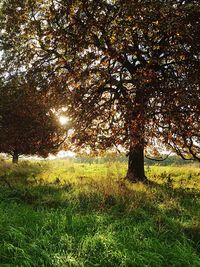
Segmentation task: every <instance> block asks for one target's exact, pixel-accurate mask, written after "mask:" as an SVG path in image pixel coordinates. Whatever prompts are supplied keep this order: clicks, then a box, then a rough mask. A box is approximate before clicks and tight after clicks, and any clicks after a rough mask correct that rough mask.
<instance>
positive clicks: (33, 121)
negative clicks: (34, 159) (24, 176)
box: [0, 79, 64, 163]
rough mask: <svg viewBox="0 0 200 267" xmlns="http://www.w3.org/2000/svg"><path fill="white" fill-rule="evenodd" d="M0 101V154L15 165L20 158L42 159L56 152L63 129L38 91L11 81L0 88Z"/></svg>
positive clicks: (62, 137) (16, 80) (62, 138)
mask: <svg viewBox="0 0 200 267" xmlns="http://www.w3.org/2000/svg"><path fill="white" fill-rule="evenodd" d="M21 82H22V81H21ZM0 99H1V101H0V152H3V153H8V154H10V155H12V159H13V163H17V162H18V158H19V156H20V155H39V156H43V157H46V156H48V154H49V153H56V152H57V151H58V149H59V145H60V144H61V143H62V141H63V140H64V129H63V128H62V127H61V126H60V125H59V122H58V118H56V115H55V114H54V113H53V112H52V111H51V109H50V107H49V104H48V103H47V102H46V101H47V100H46V99H45V97H44V96H43V95H41V93H40V92H37V91H34V90H33V88H32V87H30V86H29V85H28V84H26V83H23V84H22V83H19V80H18V79H12V80H11V81H9V82H7V83H6V84H4V86H3V85H2V86H0Z"/></svg>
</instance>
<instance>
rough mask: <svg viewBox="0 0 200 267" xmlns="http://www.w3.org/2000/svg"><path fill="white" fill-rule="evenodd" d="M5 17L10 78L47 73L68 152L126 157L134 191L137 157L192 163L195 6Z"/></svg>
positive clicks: (119, 3)
mask: <svg viewBox="0 0 200 267" xmlns="http://www.w3.org/2000/svg"><path fill="white" fill-rule="evenodd" d="M2 9H3V12H4V15H3V16H2V20H1V23H2V27H3V28H4V31H3V32H2V48H3V49H4V51H6V52H5V55H6V57H5V58H7V62H9V64H8V68H12V66H13V65H15V66H17V65H18V64H19V63H20V64H23V65H24V66H26V70H27V73H32V75H33V76H34V75H36V73H38V72H43V73H45V72H46V77H48V78H47V79H49V83H48V84H49V88H50V90H52V88H54V90H55V91H57V96H58V97H60V96H62V99H63V100H64V101H65V102H66V107H67V113H68V116H69V117H71V119H72V121H73V127H74V129H75V131H74V135H73V142H74V144H76V145H77V146H82V145H83V146H86V145H89V146H90V147H91V148H95V149H106V148H108V147H113V146H117V147H119V146H122V147H124V148H126V149H127V150H128V155H129V167H128V173H127V177H128V179H129V180H132V181H135V180H140V181H144V180H146V177H145V173H144V153H146V155H147V156H149V155H150V154H152V152H153V154H154V155H155V154H157V152H158V149H156V148H157V147H158V146H159V145H162V147H163V148H164V149H166V150H169V149H170V150H172V151H175V152H176V153H177V154H178V155H180V156H181V157H182V158H185V159H196V160H199V156H200V148H199V144H200V134H199V130H200V123H199V120H200V88H199V82H200V79H199V77H200V75H199V73H200V32H199V27H200V4H199V1H195V0H190V1H189V0H167V1H166V0H156V1H155V0H132V1H130V0H68V1H66V0H51V1H47V0H43V1H42V0H25V1H14V2H13V1H11V0H5V1H4V5H3V7H2ZM8 59H9V60H8ZM10 62H12V64H10ZM22 62H23V63H22ZM20 64H19V66H20Z"/></svg>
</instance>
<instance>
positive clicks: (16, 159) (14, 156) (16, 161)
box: [12, 152, 19, 164]
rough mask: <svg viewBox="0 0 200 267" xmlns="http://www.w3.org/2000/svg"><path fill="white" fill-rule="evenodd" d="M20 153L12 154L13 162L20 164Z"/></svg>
mask: <svg viewBox="0 0 200 267" xmlns="http://www.w3.org/2000/svg"><path fill="white" fill-rule="evenodd" d="M18 160H19V154H18V153H16V152H14V153H13V155H12V163H15V164H18Z"/></svg>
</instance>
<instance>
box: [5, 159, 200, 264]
mask: <svg viewBox="0 0 200 267" xmlns="http://www.w3.org/2000/svg"><path fill="white" fill-rule="evenodd" d="M125 172H126V164H125V163H117V162H115V163H112V162H109V163H105V164H82V163H73V162H70V161H67V160H59V161H48V162H42V161H41V162H21V163H20V164H19V165H18V166H13V165H11V164H9V163H5V162H2V163H0V177H1V178H0V179H1V180H0V267H3V266H13V267H18V266H19V267H26V266H27V267H28V266H33V267H36V266H38V267H42V266H45V267H46V266H52V267H64V266H73V267H74V266H82V267H90V266H91V267H92V266H102V267H110V266H113V267H115V266H121V267H122V266H124V267H125V266H127V267H128V266H130V267H131V266H133V267H135V266H137V267H145V266H152V267H157V266H159V267H160V266H166V267H171V266H174V267H189V266H194V267H197V266H200V168H199V166H198V165H196V166H195V165H186V166H181V167H178V166H151V167H146V173H147V176H148V177H149V179H150V180H152V181H154V182H155V185H143V184H140V183H137V184H130V183H129V182H127V181H125V180H124V179H123V177H124V176H125Z"/></svg>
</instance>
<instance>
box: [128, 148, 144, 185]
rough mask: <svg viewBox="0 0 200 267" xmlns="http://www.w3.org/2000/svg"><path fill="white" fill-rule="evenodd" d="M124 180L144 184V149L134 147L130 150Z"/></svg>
mask: <svg viewBox="0 0 200 267" xmlns="http://www.w3.org/2000/svg"><path fill="white" fill-rule="evenodd" d="M126 178H127V179H128V180H129V181H130V182H146V181H147V178H146V176H145V171H144V148H143V147H142V146H141V145H136V146H134V147H131V148H130V151H129V159H128V171H127V175H126Z"/></svg>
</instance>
